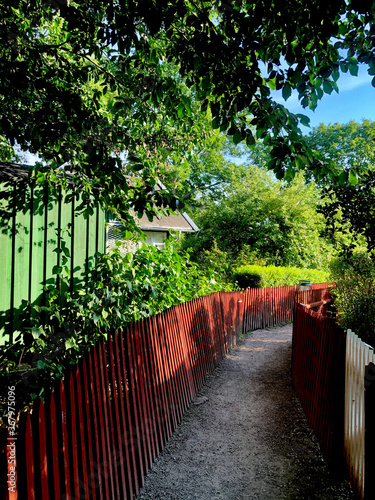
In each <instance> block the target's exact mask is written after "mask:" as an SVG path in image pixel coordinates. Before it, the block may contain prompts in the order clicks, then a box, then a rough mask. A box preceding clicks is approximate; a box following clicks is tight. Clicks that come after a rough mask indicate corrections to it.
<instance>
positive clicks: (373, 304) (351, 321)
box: [331, 252, 375, 346]
mask: <svg viewBox="0 0 375 500" xmlns="http://www.w3.org/2000/svg"><path fill="white" fill-rule="evenodd" d="M331 279H332V280H333V281H335V283H336V288H335V289H334V290H332V292H331V293H332V295H333V296H334V302H335V306H336V309H337V321H338V322H339V324H340V326H342V327H343V328H350V329H351V330H353V331H354V332H355V333H356V334H357V335H358V336H359V337H360V338H361V339H362V340H363V341H364V342H367V343H369V344H371V345H372V346H375V263H374V261H373V260H372V259H371V257H370V256H369V255H368V254H366V253H364V252H358V253H355V254H353V255H351V256H345V257H341V258H337V259H335V260H334V261H333V262H332V264H331Z"/></svg>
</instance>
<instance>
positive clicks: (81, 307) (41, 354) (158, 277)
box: [0, 244, 224, 410]
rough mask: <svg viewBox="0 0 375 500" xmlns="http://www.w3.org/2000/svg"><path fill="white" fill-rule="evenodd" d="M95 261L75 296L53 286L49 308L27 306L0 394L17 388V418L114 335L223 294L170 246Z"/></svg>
mask: <svg viewBox="0 0 375 500" xmlns="http://www.w3.org/2000/svg"><path fill="white" fill-rule="evenodd" d="M96 259H97V263H96V265H95V266H94V267H92V268H91V269H90V270H89V271H88V272H87V274H86V276H84V277H83V279H82V281H81V282H80V283H76V285H75V289H74V292H73V293H70V292H69V287H68V286H65V287H64V286H62V289H65V292H64V297H61V292H60V291H59V290H57V289H56V288H55V286H50V287H49V288H47V289H46V303H45V305H44V306H38V305H35V304H34V305H32V304H28V303H27V302H26V301H24V313H23V318H22V330H21V332H20V333H19V335H18V338H17V340H16V341H15V342H14V344H12V345H6V346H1V347H0V373H1V376H0V386H1V387H4V388H6V387H7V386H9V385H15V386H16V390H17V395H18V397H17V403H18V405H19V408H18V410H20V409H22V407H23V406H24V405H26V404H28V403H29V402H30V400H32V399H35V398H37V397H43V395H44V392H45V391H46V390H47V389H48V388H50V387H52V386H53V384H54V381H55V380H56V379H58V378H61V377H62V376H63V375H64V373H65V371H66V369H67V368H69V366H71V365H75V364H76V363H77V362H78V360H79V359H80V358H81V357H82V356H83V355H84V353H85V352H86V351H87V350H88V349H89V348H90V347H91V346H92V345H94V344H95V343H96V342H97V340H98V339H99V338H100V337H103V336H106V334H107V333H108V332H111V331H113V330H114V329H117V328H123V327H125V326H126V324H127V323H129V322H132V321H134V320H139V319H141V318H145V317H147V316H150V315H153V314H156V313H158V312H161V311H163V310H165V309H167V308H169V307H171V306H172V305H175V304H178V303H181V302H185V301H188V300H191V299H193V298H196V297H198V296H202V295H207V294H209V293H212V292H215V291H218V290H222V289H224V287H223V286H222V285H221V282H220V280H219V279H218V278H217V275H216V274H215V273H214V272H206V273H202V272H201V271H200V270H199V268H198V266H197V264H195V263H192V262H190V261H189V259H188V256H185V257H184V256H181V255H179V254H178V253H177V252H176V251H175V250H174V248H173V245H172V244H168V245H167V246H166V247H165V248H163V249H158V248H155V247H153V246H146V245H144V246H143V247H142V248H140V249H139V250H137V251H136V252H135V253H134V254H132V253H128V254H126V255H122V254H120V252H119V251H118V250H115V251H113V252H111V253H110V254H109V255H101V254H97V255H96ZM66 272H68V270H66ZM59 276H60V285H61V283H64V280H65V281H67V278H68V276H67V275H64V272H61V273H60V275H59ZM60 290H61V288H60ZM62 299H63V300H62ZM1 400H2V398H1V397H0V401H1Z"/></svg>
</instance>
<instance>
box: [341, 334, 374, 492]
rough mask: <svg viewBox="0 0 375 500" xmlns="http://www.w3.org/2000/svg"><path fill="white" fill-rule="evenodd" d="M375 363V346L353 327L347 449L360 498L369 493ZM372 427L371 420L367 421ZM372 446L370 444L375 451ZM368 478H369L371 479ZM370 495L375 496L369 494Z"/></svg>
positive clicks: (348, 364) (348, 342)
mask: <svg viewBox="0 0 375 500" xmlns="http://www.w3.org/2000/svg"><path fill="white" fill-rule="evenodd" d="M370 363H375V356H374V351H373V348H372V347H371V346H369V345H367V344H365V343H364V342H362V340H361V339H360V338H359V337H358V336H357V335H356V334H355V333H354V332H352V331H351V330H348V331H347V337H346V370H345V442H344V445H345V453H346V460H347V467H348V471H349V474H350V479H351V483H352V486H353V490H354V491H355V492H356V495H357V497H358V498H364V496H365V434H366V420H367V415H366V412H365V390H366V386H368V385H369V384H370V383H371V382H372V380H371V377H369V373H368V369H366V366H368V365H369V364H370ZM367 427H368V423H367ZM373 445H374V443H372V448H368V450H369V451H370V450H371V453H373ZM371 473H372V474H373V473H374V471H372V472H371ZM367 482H368V481H367ZM366 496H367V497H368V498H374V497H373V496H371V497H370V496H369V495H366Z"/></svg>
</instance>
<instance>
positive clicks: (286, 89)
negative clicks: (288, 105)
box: [282, 83, 292, 101]
mask: <svg viewBox="0 0 375 500" xmlns="http://www.w3.org/2000/svg"><path fill="white" fill-rule="evenodd" d="M282 95H283V98H284V99H285V101H287V100H288V99H289V97H290V96H291V95H292V88H291V86H290V85H289V84H288V83H286V84H285V85H284V87H283V90H282Z"/></svg>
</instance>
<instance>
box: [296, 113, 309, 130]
mask: <svg viewBox="0 0 375 500" xmlns="http://www.w3.org/2000/svg"><path fill="white" fill-rule="evenodd" d="M296 116H297V117H298V118H299V121H300V122H301V123H302V125H304V126H305V127H310V118H309V117H308V116H306V115H302V114H300V113H299V114H297V115H296Z"/></svg>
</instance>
